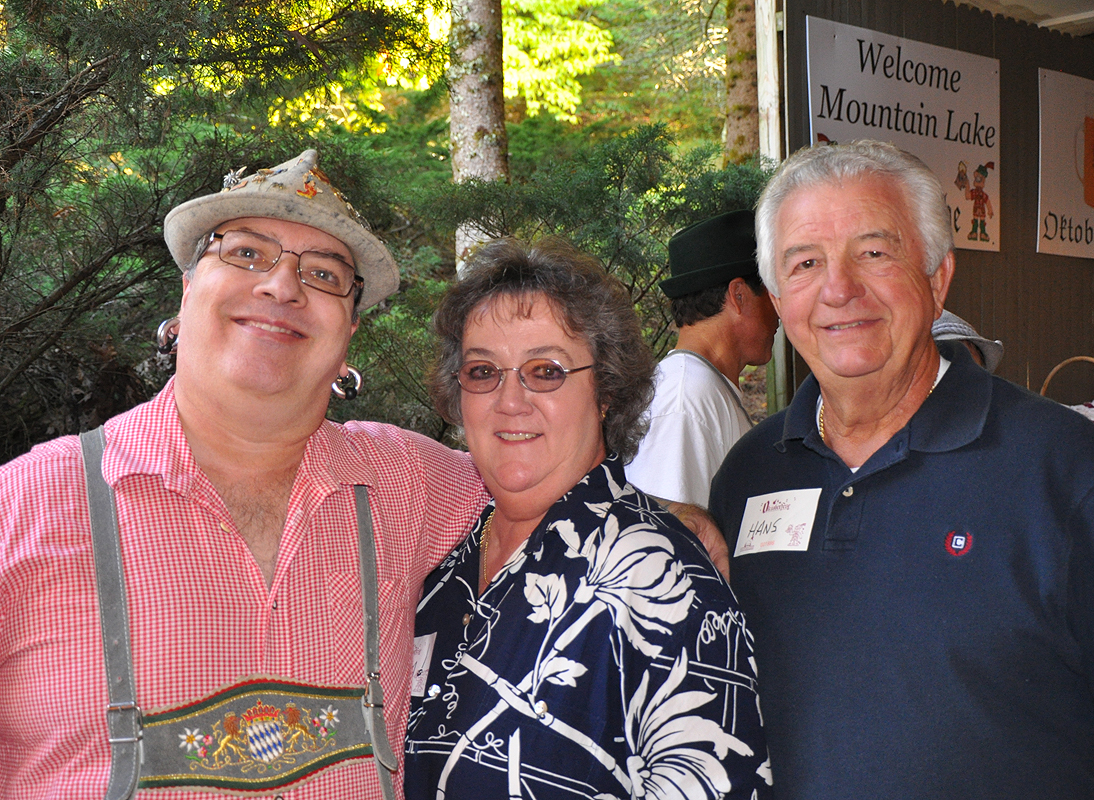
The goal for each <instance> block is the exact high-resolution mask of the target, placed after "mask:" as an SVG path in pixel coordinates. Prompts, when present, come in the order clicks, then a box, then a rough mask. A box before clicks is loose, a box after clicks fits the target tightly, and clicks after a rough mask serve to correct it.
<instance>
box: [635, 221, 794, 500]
mask: <svg viewBox="0 0 1094 800" xmlns="http://www.w3.org/2000/svg"><path fill="white" fill-rule="evenodd" d="M753 224H754V220H753V215H752V212H751V211H733V212H730V213H728V214H721V215H719V216H717V217H713V218H712V219H708V220H705V221H703V222H699V223H696V224H695V225H691V226H689V227H687V228H684V229H683V230H682V231H680V232H678V233H677V234H676V235H675V236H673V237H672V239H670V240H669V268H670V269H671V271H672V277H671V278H668V279H667V280H665V281H662V282H661V290H662V291H663V292H664V293H665V294H666V295H667V296H668V297H669V298H670V301H671V306H672V316H673V319H674V321H675V322H676V326H677V328H678V330H679V338H678V339H677V342H676V347H675V349H673V350H671V351H669V354H668V355H667V356H665V358H664V360H662V361H661V363H660V364H659V365H658V368H657V377H656V381H657V390H656V394H655V395H654V398H653V403H652V405H651V406H650V430H649V433H647V434H646V437H645V438H644V439H643V440H642V444H641V446H640V447H639V450H638V455H637V456H635V458H634V461H632V462H631V463H630V464H629V465H628V466H627V477H628V479H629V480H630V481H631V483H633V484H634V485H635V486H637V487H639V488H640V489H642V490H643V491H644V492H646V493H647V494H652V495H654V496H655V497H658V498H660V499H662V500H671V501H673V502H678V503H691V504H693V505H697V506H701V507H702V508H706V507H707V506H708V499H709V494H710V481H711V478H713V477H714V473H715V472H716V471H717V470H718V467H719V466H721V464H722V459H724V458H725V455H726V453H728V452H729V448H731V447H732V446H733V444H734V443H735V442H736V441H737V440H738V439H739V438H741V436H742V434H744V432H745V431H747V430H748V429H749V428H751V427H752V421H751V419H749V416H748V412H747V411H745V408H744V404H743V403H742V399H741V390H740V388H739V383H738V381H739V379H740V374H741V370H743V369H744V368H745V367H746V366H747V365H749V364H751V365H754V366H759V365H761V364H766V363H767V362H768V361H769V360H771V346H772V344H773V343H774V341H775V332H776V331H777V330H778V327H779V318H778V316H777V315H776V313H775V309H774V307H773V306H772V305H771V300H770V298H769V297H768V294H767V290H766V289H765V288H764V285H763V281H762V280H761V279H760V275H759V269H758V267H757V266H756V256H755V254H756V239H755V234H754V231H753Z"/></svg>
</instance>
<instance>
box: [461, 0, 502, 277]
mask: <svg viewBox="0 0 1094 800" xmlns="http://www.w3.org/2000/svg"><path fill="white" fill-rule="evenodd" d="M449 45H450V55H449V58H450V66H449V67H448V85H449V93H450V100H451V102H450V105H451V141H452V175H453V177H454V178H455V180H456V182H457V183H462V182H464V181H467V180H472V179H477V180H483V181H501V180H508V179H509V139H508V136H507V135H506V133H505V96H504V94H503V89H504V78H503V73H502V34H501V0H453V2H452V28H451V33H450V38H449ZM484 238H485V236H484V234H483V233H482V231H480V230H479V229H478V228H477V227H475V226H473V225H461V226H460V228H459V229H458V230H457V231H456V264H457V270H458V269H459V267H460V266H462V264H463V260H464V258H465V257H466V255H467V253H468V251H469V250H470V249H471V248H473V247H474V246H475V245H477V244H479V243H480V242H481V241H483V239H484Z"/></svg>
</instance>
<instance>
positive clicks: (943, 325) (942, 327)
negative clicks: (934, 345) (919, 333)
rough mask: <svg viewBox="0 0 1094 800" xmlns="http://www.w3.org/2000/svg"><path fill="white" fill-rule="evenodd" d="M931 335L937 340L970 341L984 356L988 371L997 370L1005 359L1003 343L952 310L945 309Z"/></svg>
mask: <svg viewBox="0 0 1094 800" xmlns="http://www.w3.org/2000/svg"><path fill="white" fill-rule="evenodd" d="M931 337H932V338H934V340H935V341H939V342H947V341H957V342H969V343H970V344H972V345H973V346H974V347H975V348H976V349H977V350H979V351H980V355H981V356H983V357H984V368H985V369H986V370H987V371H988V372H995V368H996V367H998V366H999V362H1000V361H1002V360H1003V343H1002V342H1001V341H999V340H998V339H995V340H992V339H985V338H984V337H983V336H981V335H980V334H979V333H977V332H976V328H974V327H973V326H972V325H970V324H969V323H967V322H965V320H963V319H961V317H959V316H957V314H954V313H953V312H952V311H943V312H942V316H940V317H939V318H938V319H936V320H935V321H934V324H933V325H932V326H931Z"/></svg>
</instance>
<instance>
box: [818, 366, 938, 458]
mask: <svg viewBox="0 0 1094 800" xmlns="http://www.w3.org/2000/svg"><path fill="white" fill-rule="evenodd" d="M935 386H938V378H935V381H934V384H933V385H932V386H931V390H930V391H929V392H927V397H930V396H931V392H933V391H934V387H935ZM927 397H924V398H923V402H924V403H925V402H927ZM817 432H818V433H820V437H821V441H822V442H824V443H825V444H828V441H827V440H826V439H825V438H824V398H823V397H822V398H821V404H820V411H819V412H817Z"/></svg>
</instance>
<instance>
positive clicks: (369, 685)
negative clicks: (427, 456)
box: [353, 486, 399, 798]
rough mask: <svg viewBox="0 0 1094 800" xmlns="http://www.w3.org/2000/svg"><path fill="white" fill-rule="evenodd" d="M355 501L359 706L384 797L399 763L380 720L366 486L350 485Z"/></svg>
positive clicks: (373, 567)
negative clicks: (361, 666)
mask: <svg viewBox="0 0 1094 800" xmlns="http://www.w3.org/2000/svg"><path fill="white" fill-rule="evenodd" d="M353 495H354V498H355V499H356V501H357V535H358V537H359V542H360V551H361V552H360V558H359V560H360V562H361V601H362V603H363V605H364V609H365V681H366V684H365V695H364V697H362V698H361V706H362V710H363V711H364V713H365V719H367V720H368V725H369V730H371V731H372V754H373V756H374V757H375V759H376V761H377V762H378V763H377V765H376V773H377V774H378V775H379V776H380V787H381V789H382V790H383V793H384V797H385V798H394V796H395V790H394V787H393V786H392V773H394V772H395V770H396V769H397V768H398V766H399V762H398V761H397V760H396V758H395V754H394V753H393V752H392V751H391V742H390V741H388V737H387V727H386V725H385V724H384V690H383V688H381V686H380V670H379V664H380V633H379V631H380V598H379V590H378V586H377V574H376V540H375V537H374V535H373V530H372V512H371V511H370V510H369V504H368V487H365V486H354V487H353Z"/></svg>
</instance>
